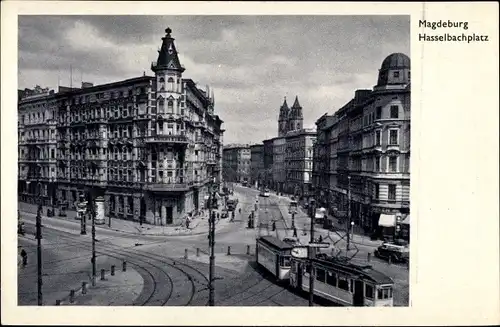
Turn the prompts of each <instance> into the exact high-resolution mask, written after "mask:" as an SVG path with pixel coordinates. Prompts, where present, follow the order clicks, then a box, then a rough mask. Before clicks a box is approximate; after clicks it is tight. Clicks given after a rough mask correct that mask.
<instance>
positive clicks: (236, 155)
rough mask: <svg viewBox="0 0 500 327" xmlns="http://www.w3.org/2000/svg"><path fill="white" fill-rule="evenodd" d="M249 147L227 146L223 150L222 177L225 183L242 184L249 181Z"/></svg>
mask: <svg viewBox="0 0 500 327" xmlns="http://www.w3.org/2000/svg"><path fill="white" fill-rule="evenodd" d="M251 159H252V158H251V153H250V147H249V145H248V144H229V145H226V146H224V149H223V167H222V171H223V177H224V181H226V182H236V183H243V182H248V181H249V180H250V161H251Z"/></svg>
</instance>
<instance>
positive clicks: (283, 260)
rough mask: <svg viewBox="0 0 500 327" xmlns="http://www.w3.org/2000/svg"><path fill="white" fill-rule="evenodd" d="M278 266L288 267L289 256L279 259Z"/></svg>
mask: <svg viewBox="0 0 500 327" xmlns="http://www.w3.org/2000/svg"><path fill="white" fill-rule="evenodd" d="M280 264H281V266H282V267H290V257H289V256H284V257H281V258H280Z"/></svg>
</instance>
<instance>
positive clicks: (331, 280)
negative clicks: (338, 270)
mask: <svg viewBox="0 0 500 327" xmlns="http://www.w3.org/2000/svg"><path fill="white" fill-rule="evenodd" d="M326 282H327V284H329V285H332V286H334V287H337V276H336V275H335V273H332V272H330V271H329V272H328V274H326Z"/></svg>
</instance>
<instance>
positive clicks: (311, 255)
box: [308, 199, 316, 307]
mask: <svg viewBox="0 0 500 327" xmlns="http://www.w3.org/2000/svg"><path fill="white" fill-rule="evenodd" d="M310 207H311V209H310V210H311V214H310V216H311V240H310V241H309V243H311V244H312V243H314V216H315V213H316V204H315V201H314V199H312V200H311V203H310ZM308 249H309V266H310V268H311V272H310V274H309V306H310V307H312V306H314V279H315V278H316V276H315V273H314V265H313V261H312V260H313V259H314V256H315V253H314V252H315V248H313V247H311V246H309V248H308Z"/></svg>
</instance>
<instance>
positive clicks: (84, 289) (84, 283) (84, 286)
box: [82, 282, 87, 294]
mask: <svg viewBox="0 0 500 327" xmlns="http://www.w3.org/2000/svg"><path fill="white" fill-rule="evenodd" d="M82 294H87V282H82Z"/></svg>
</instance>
